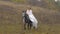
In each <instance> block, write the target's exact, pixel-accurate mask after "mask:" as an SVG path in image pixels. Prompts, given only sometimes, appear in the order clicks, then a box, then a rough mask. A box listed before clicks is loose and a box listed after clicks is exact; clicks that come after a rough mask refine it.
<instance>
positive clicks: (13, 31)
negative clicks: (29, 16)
mask: <svg viewBox="0 0 60 34" xmlns="http://www.w3.org/2000/svg"><path fill="white" fill-rule="evenodd" d="M27 6H30V5H25V4H16V3H13V2H9V1H0V34H60V12H59V11H56V10H51V9H45V8H42V7H37V6H31V7H32V10H33V14H34V15H35V17H36V18H37V20H38V22H39V24H38V29H37V30H34V29H32V30H24V29H23V22H22V11H23V10H25V9H26V8H27Z"/></svg>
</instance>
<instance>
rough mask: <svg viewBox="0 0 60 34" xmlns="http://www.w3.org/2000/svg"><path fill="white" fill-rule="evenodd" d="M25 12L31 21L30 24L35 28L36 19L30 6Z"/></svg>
mask: <svg viewBox="0 0 60 34" xmlns="http://www.w3.org/2000/svg"><path fill="white" fill-rule="evenodd" d="M26 13H27V14H28V16H29V18H30V20H31V21H32V22H33V23H32V25H33V27H34V28H37V24H38V21H37V19H36V18H35V16H34V15H33V13H32V10H31V8H29V9H27V11H26Z"/></svg>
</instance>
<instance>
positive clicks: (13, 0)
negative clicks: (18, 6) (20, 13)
mask: <svg viewBox="0 0 60 34" xmlns="http://www.w3.org/2000/svg"><path fill="white" fill-rule="evenodd" d="M11 1H12V2H18V3H26V1H27V0H11Z"/></svg>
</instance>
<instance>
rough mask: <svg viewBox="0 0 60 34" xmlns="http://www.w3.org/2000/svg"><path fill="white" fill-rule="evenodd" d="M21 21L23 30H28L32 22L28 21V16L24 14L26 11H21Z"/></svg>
mask: <svg viewBox="0 0 60 34" xmlns="http://www.w3.org/2000/svg"><path fill="white" fill-rule="evenodd" d="M23 21H24V29H26V28H27V27H28V29H31V28H32V21H31V20H30V19H29V16H28V15H27V14H26V11H23ZM26 25H27V27H26Z"/></svg>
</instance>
